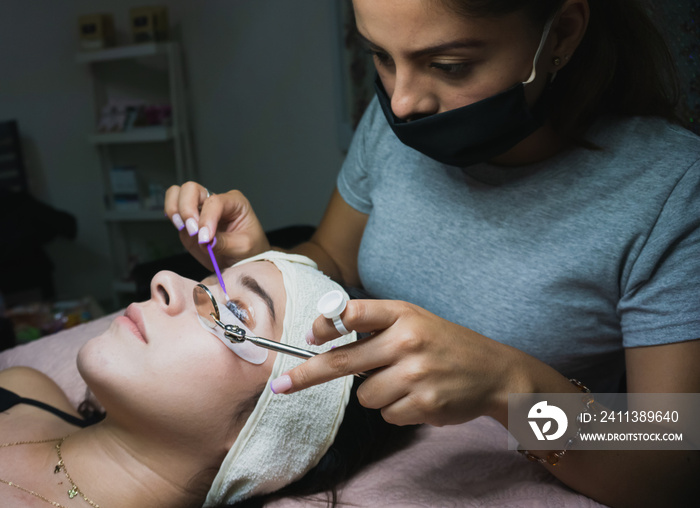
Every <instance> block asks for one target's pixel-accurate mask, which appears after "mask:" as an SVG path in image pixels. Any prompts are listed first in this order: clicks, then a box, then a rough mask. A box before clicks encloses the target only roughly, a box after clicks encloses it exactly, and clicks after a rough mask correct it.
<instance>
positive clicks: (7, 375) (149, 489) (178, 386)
mask: <svg viewBox="0 0 700 508" xmlns="http://www.w3.org/2000/svg"><path fill="white" fill-rule="evenodd" d="M223 277H224V279H225V284H226V288H227V291H228V296H229V297H230V298H231V300H232V301H233V302H234V303H235V304H236V306H237V307H238V308H239V309H240V312H238V313H237V314H238V318H240V320H241V322H240V323H239V324H240V325H241V326H243V327H245V328H247V329H248V330H249V331H250V332H252V333H253V334H255V335H257V336H262V337H267V338H270V339H274V340H276V341H279V342H282V343H286V344H291V345H295V346H299V347H303V348H309V346H308V345H307V344H306V343H305V340H304V337H305V334H306V332H307V330H309V329H310V327H311V323H312V322H313V320H314V319H315V318H316V317H317V316H318V312H317V311H316V302H317V301H318V299H319V297H320V296H321V295H323V294H324V293H326V292H328V291H329V290H331V289H339V286H338V285H337V284H335V283H334V282H332V281H331V280H330V279H329V278H327V277H326V276H324V275H323V274H322V273H321V272H319V271H317V270H316V269H315V265H314V264H313V262H312V261H310V260H309V259H307V258H305V257H302V256H297V255H289V254H283V253H279V252H268V253H264V254H261V255H259V256H256V257H254V258H251V259H248V260H245V261H243V262H241V263H238V264H237V265H234V266H233V267H232V268H229V269H228V270H226V271H224V274H223ZM204 282H205V283H206V284H207V285H208V287H209V289H210V290H211V292H212V293H213V295H214V296H215V297H217V298H218V299H221V300H223V293H222V291H221V289H220V287H218V285H217V284H216V283H215V279H213V278H212V279H211V280H210V279H207V280H205V281H204ZM195 285H196V282H195V281H192V280H189V279H185V278H182V277H179V276H178V275H176V274H174V273H171V272H160V273H158V274H157V275H156V276H155V277H154V278H153V281H152V283H151V299H150V300H148V301H146V302H142V303H138V304H132V305H130V306H129V307H128V308H127V311H126V313H125V316H122V317H118V318H117V319H115V320H114V322H113V323H112V324H111V325H110V327H109V329H108V330H107V331H106V332H105V333H103V334H102V335H100V336H98V337H95V338H94V339H92V340H90V341H89V342H87V343H86V344H85V346H83V348H82V349H81V350H80V352H79V354H78V368H79V370H80V373H81V375H82V377H83V378H84V379H85V381H86V382H87V384H88V387H89V388H90V390H91V391H92V393H93V394H94V395H95V396H96V398H97V399H98V400H99V402H100V404H101V405H102V406H103V408H104V409H105V412H106V415H105V416H104V418H103V419H101V420H100V421H98V422H96V423H94V422H92V421H90V420H89V419H84V418H82V417H81V415H80V414H78V412H76V411H75V409H74V408H73V407H72V406H71V404H70V403H69V402H68V399H67V398H66V396H65V394H64V393H63V392H62V391H61V390H60V389H59V388H58V386H57V385H56V384H55V383H54V382H53V381H51V380H50V379H49V378H48V377H46V376H45V375H43V374H41V373H40V372H38V371H36V370H32V369H29V368H24V367H16V368H11V369H7V370H5V371H2V372H0V410H2V411H3V413H2V414H3V418H2V419H1V420H0V435H2V438H1V439H0V441H2V443H0V482H1V483H0V497H1V498H2V499H3V506H5V507H20V506H21V507H26V506H46V504H47V503H50V504H53V505H54V506H66V507H70V506H88V505H90V506H102V507H103V508H105V507H107V508H109V507H137V506H138V507H142V506H149V507H168V508H172V507H180V506H182V507H185V506H203V505H204V506H225V505H230V504H235V503H239V502H241V501H244V500H250V499H251V498H256V497H259V496H261V495H264V494H268V493H272V492H276V491H279V492H284V493H286V494H288V495H294V494H299V495H305V494H309V493H312V492H315V491H319V490H324V489H326V488H328V487H332V486H333V485H334V483H337V482H338V481H339V480H342V478H343V476H344V475H348V474H350V473H351V472H352V471H353V470H354V469H357V467H359V464H360V463H362V462H363V461H365V460H368V458H369V455H368V453H367V452H369V450H373V449H375V448H376V447H377V442H383V441H385V440H386V433H387V430H388V424H386V423H384V421H383V420H382V419H381V417H380V416H379V415H378V414H376V415H374V414H372V413H369V412H368V411H367V410H365V409H364V408H361V406H359V404H357V402H356V400H354V401H353V402H351V403H350V406H348V401H349V400H350V399H354V397H351V393H352V391H353V378H352V377H346V378H341V379H338V380H334V381H331V382H329V383H325V384H323V385H320V386H317V387H313V388H310V389H308V390H304V391H301V392H299V393H297V394H294V395H291V396H275V395H274V394H273V393H272V392H271V390H270V389H269V388H268V386H267V385H268V383H269V380H270V379H274V378H276V377H278V376H279V375H281V374H282V373H283V372H285V371H287V370H289V369H290V368H292V366H294V365H296V364H298V363H299V362H300V361H301V360H298V359H296V358H293V357H290V356H286V355H281V354H277V353H274V352H269V353H268V354H267V358H266V359H265V356H264V355H263V360H264V361H262V363H259V362H256V363H251V362H250V361H247V360H244V359H243V358H241V357H240V356H238V355H236V354H233V353H232V352H231V351H230V350H229V349H228V348H227V346H226V345H225V344H224V343H222V342H221V341H220V340H219V339H218V338H217V337H216V336H215V335H214V334H213V333H212V332H211V331H209V330H207V329H206V328H205V327H203V326H202V324H201V323H200V322H199V318H198V316H197V314H196V312H195V308H194V302H193V299H192V293H193V288H194V287H195ZM221 300H220V301H221ZM345 340H346V342H349V341H352V340H355V335H354V333H353V334H350V335H348V336H346V339H345ZM251 347H255V346H251ZM319 349H320V348H319ZM265 351H266V350H265ZM243 356H245V355H243ZM344 419H345V425H344V426H341V423H343V420H344ZM350 420H352V421H350ZM343 429H345V431H344V430H343ZM334 441H335V442H334ZM290 484H292V485H290ZM280 489H282V491H280Z"/></svg>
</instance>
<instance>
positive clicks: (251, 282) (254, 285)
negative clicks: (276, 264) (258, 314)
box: [239, 275, 276, 321]
mask: <svg viewBox="0 0 700 508" xmlns="http://www.w3.org/2000/svg"><path fill="white" fill-rule="evenodd" d="M239 280H240V282H241V284H242V285H243V286H245V287H246V288H248V289H250V290H251V291H252V292H253V293H255V294H256V295H258V296H259V297H260V299H261V300H262V301H263V302H265V304H266V305H267V309H268V310H269V311H270V316H271V317H272V320H273V321H275V320H276V318H275V303H274V302H273V301H272V298H271V297H270V294H269V293H268V292H267V291H265V290H264V289H263V288H262V287H260V284H258V281H257V280H255V279H254V278H253V277H251V276H249V275H242V276H241V278H240V279H239Z"/></svg>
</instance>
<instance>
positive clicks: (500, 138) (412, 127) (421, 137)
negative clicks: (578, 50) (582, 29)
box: [374, 17, 553, 167]
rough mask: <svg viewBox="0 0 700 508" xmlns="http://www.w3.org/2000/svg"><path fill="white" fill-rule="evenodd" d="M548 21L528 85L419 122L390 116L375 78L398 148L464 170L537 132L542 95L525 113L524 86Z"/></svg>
mask: <svg viewBox="0 0 700 508" xmlns="http://www.w3.org/2000/svg"><path fill="white" fill-rule="evenodd" d="M552 19H553V17H552V18H550V20H549V21H548V22H547V24H546V25H545V29H544V33H543V35H542V39H541V41H540V46H539V48H538V49H537V53H536V54H535V58H534V62H533V71H532V74H531V76H530V79H528V80H527V81H526V82H525V83H518V84H517V85H514V86H513V87H511V88H509V89H507V90H505V91H503V92H501V93H499V94H497V95H494V96H492V97H488V98H486V99H483V100H480V101H478V102H475V103H473V104H469V105H467V106H463V107H461V108H457V109H453V110H450V111H445V112H444V113H437V114H435V115H431V116H428V117H424V118H421V119H418V120H412V121H405V120H401V119H399V118H397V117H396V116H395V115H394V113H393V111H392V110H391V99H390V98H389V96H388V95H387V93H386V90H384V86H383V85H382V82H381V80H380V79H379V76H377V77H376V78H375V81H374V88H375V90H376V92H377V97H378V98H379V104H380V105H381V107H382V111H383V112H384V116H385V117H386V119H387V121H388V122H389V126H390V127H391V130H393V131H394V134H396V137H398V138H399V139H400V140H401V142H402V143H403V144H405V145H407V146H409V147H411V148H413V149H415V150H418V151H419V152H421V153H423V154H425V155H427V156H428V157H430V158H431V159H435V160H436V161H438V162H442V163H443V164H449V165H451V166H459V167H467V166H471V165H473V164H476V163H479V162H484V161H488V160H490V159H492V158H494V157H496V156H498V155H501V154H503V153H505V152H507V151H508V150H510V149H511V148H513V147H514V146H515V145H517V144H518V143H519V142H520V141H522V140H523V139H525V138H526V137H528V136H529V135H530V134H532V133H533V132H535V131H536V130H537V129H539V128H540V127H541V126H542V125H543V124H544V120H545V117H546V112H547V100H546V98H547V95H548V94H547V90H545V92H544V93H543V94H542V97H541V98H540V99H539V101H538V102H537V104H536V105H535V106H534V108H530V107H529V106H528V104H527V102H526V100H525V84H527V83H530V82H532V81H533V80H534V77H535V71H534V67H535V65H536V64H537V58H538V57H539V54H540V51H541V50H542V47H543V45H544V42H545V40H546V39H547V35H548V33H549V28H550V26H551V22H552Z"/></svg>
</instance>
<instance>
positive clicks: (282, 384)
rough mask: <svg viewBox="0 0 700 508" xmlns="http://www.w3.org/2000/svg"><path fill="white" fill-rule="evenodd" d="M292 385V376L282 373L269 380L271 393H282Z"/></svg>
mask: <svg viewBox="0 0 700 508" xmlns="http://www.w3.org/2000/svg"><path fill="white" fill-rule="evenodd" d="M291 387H292V378H291V377H289V376H288V375H286V374H284V375H282V376H280V377H278V378H277V379H273V380H272V381H270V390H272V393H284V392H286V391H287V390H289V389H290V388H291Z"/></svg>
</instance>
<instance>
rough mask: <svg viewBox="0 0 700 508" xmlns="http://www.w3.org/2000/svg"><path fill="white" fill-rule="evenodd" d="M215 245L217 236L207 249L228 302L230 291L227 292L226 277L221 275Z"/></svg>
mask: <svg viewBox="0 0 700 508" xmlns="http://www.w3.org/2000/svg"><path fill="white" fill-rule="evenodd" d="M214 245H216V237H214V240H212V241H211V242H209V244H207V250H208V251H209V257H210V258H211V264H212V265H214V271H215V272H216V276H217V277H218V278H219V284H221V289H223V290H224V296H225V297H226V304H228V302H229V301H230V299H229V297H228V293H227V292H226V284H224V278H223V277H222V276H221V270H219V264H218V263H217V262H216V257H214V250H213V249H214Z"/></svg>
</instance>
